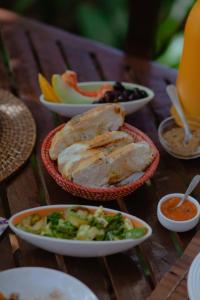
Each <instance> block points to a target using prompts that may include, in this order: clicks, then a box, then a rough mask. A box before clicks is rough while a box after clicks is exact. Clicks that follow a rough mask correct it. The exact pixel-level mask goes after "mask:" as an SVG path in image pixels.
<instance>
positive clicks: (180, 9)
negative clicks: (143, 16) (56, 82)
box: [3, 0, 195, 67]
mask: <svg viewBox="0 0 200 300" xmlns="http://www.w3.org/2000/svg"><path fill="white" fill-rule="evenodd" d="M194 2H195V0H163V1H162V4H161V9H160V14H159V20H158V26H157V34H156V45H155V55H154V56H155V57H154V58H155V59H156V60H157V61H159V62H161V63H163V64H166V65H169V66H171V67H177V66H178V64H179V60H180V55H181V51H182V47H183V28H184V23H185V19H186V17H187V15H188V11H189V10H190V9H191V6H192V5H193V4H194ZM128 5H129V1H128V0H56V1H53V0H43V1H39V0H15V1H13V0H7V1H6V5H3V6H5V7H6V8H9V9H11V10H14V11H16V12H18V13H20V14H22V15H25V16H30V17H33V18H36V19H38V20H41V21H43V22H47V23H49V24H52V25H54V26H57V27H61V28H63V29H66V30H68V31H71V32H74V33H77V34H80V35H83V36H86V37H89V38H91V39H95V40H98V41H100V42H103V43H105V44H108V45H111V46H113V47H117V48H123V44H124V40H125V37H126V31H127V25H128V18H129V9H128V8H129V7H128Z"/></svg>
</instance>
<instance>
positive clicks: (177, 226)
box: [157, 193, 200, 232]
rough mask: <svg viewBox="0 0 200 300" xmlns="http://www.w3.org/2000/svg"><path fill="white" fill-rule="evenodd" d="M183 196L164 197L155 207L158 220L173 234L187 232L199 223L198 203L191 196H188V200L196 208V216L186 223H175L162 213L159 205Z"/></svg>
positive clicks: (199, 211) (176, 194)
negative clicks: (173, 232)
mask: <svg viewBox="0 0 200 300" xmlns="http://www.w3.org/2000/svg"><path fill="white" fill-rule="evenodd" d="M183 195H184V194H180V193H174V194H168V195H165V196H164V197H162V198H161V199H160V201H159V202H158V206H157V216H158V220H159V222H160V223H161V224H162V225H163V226H164V227H165V228H167V229H169V230H171V231H175V232H185V231H189V230H191V229H192V228H194V227H195V226H196V225H197V224H198V222H199V219H200V205H199V202H198V201H197V200H196V199H194V198H193V197H191V196H188V200H189V201H191V202H192V203H194V205H196V208H197V214H196V215H195V216H194V217H193V218H192V219H190V220H186V221H175V220H172V219H169V218H167V217H166V216H165V215H164V214H163V213H162V211H161V205H162V203H163V202H165V201H166V200H168V199H171V198H174V197H178V198H181V197H183Z"/></svg>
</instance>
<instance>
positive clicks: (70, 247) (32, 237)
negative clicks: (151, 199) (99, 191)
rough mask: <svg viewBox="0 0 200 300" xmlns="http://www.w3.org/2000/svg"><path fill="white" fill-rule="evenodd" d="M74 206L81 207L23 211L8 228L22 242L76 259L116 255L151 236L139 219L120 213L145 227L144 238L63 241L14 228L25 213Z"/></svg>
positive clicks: (112, 211)
mask: <svg viewBox="0 0 200 300" xmlns="http://www.w3.org/2000/svg"><path fill="white" fill-rule="evenodd" d="M75 206H81V205H49V206H43V207H37V208H32V209H27V210H24V211H22V212H20V213H17V214H16V215H14V216H12V217H11V219H10V220H9V226H10V228H11V229H12V230H13V231H14V232H15V233H16V235H18V236H19V237H20V238H22V239H23V240H25V241H27V242H29V243H30V244H33V245H35V246H38V247H40V248H42V249H45V250H48V251H50V252H54V253H57V254H61V255H70V256H78V257H98V256H105V255H109V254H114V253H118V252H121V251H125V250H128V249H130V248H132V247H135V246H137V245H139V244H141V243H142V242H143V241H144V240H146V239H147V238H149V237H150V236H151V234H152V229H151V227H150V226H149V225H148V224H147V223H146V222H144V221H142V220H141V219H139V218H137V217H135V216H132V215H129V214H125V213H122V215H123V216H124V217H127V218H129V219H131V220H136V221H138V222H140V223H141V225H143V226H145V227H146V228H147V229H148V231H147V233H146V235H145V236H143V237H142V238H139V239H134V240H133V239H126V240H119V241H78V240H65V239H60V238H51V237H45V236H40V235H36V234H32V233H29V232H26V231H23V230H21V229H19V228H17V227H16V226H14V224H15V219H16V218H17V217H18V216H22V215H26V216H27V213H28V215H29V214H33V213H37V212H39V211H42V210H43V211H45V214H46V213H48V211H49V212H50V211H51V212H53V211H56V209H57V208H64V209H66V208H69V207H75ZM83 207H86V208H88V209H97V208H98V207H97V206H85V205H84V206H83ZM104 211H105V212H107V213H114V214H117V213H119V211H117V210H113V209H108V208H104Z"/></svg>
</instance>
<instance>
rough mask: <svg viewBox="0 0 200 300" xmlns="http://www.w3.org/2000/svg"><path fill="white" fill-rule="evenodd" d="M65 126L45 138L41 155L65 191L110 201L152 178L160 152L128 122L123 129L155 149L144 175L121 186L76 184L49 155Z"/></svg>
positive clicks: (136, 139) (130, 191) (97, 199)
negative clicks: (99, 186)
mask: <svg viewBox="0 0 200 300" xmlns="http://www.w3.org/2000/svg"><path fill="white" fill-rule="evenodd" d="M63 126H64V125H63V124H62V125H60V126H59V127H57V128H55V129H54V130H52V131H51V132H50V133H49V134H48V135H47V137H46V138H45V139H44V141H43V144H42V148H41V156H42V160H43V163H44V165H45V167H46V169H47V171H48V173H49V174H50V175H51V176H52V177H53V178H54V180H55V181H56V182H57V184H58V185H60V186H61V187H62V188H63V189H64V190H65V191H67V192H69V193H71V194H72V195H74V196H78V197H82V198H85V199H89V200H95V201H109V200H116V199H120V198H123V197H125V196H127V195H129V194H130V193H132V192H133V191H134V190H136V189H137V188H138V187H140V186H141V185H142V184H144V183H145V182H146V181H147V180H148V179H149V178H151V177H152V176H153V174H154V172H155V170H156V168H157V166H158V163H159V157H160V156H159V152H158V150H157V148H156V147H155V145H154V144H153V142H152V141H151V140H150V138H148V137H147V136H146V135H145V134H144V133H143V132H141V131H140V130H138V129H137V128H135V127H133V126H131V125H129V124H127V123H124V125H123V126H122V128H121V130H123V131H126V132H127V133H129V134H130V135H131V136H133V138H134V141H135V142H139V141H146V142H147V143H148V144H149V145H150V146H151V147H152V148H153V150H154V153H155V154H154V159H153V161H152V163H151V165H150V166H149V167H148V168H147V169H146V170H145V173H144V175H143V176H142V177H140V178H139V179H138V180H135V181H134V182H132V183H129V184H126V185H123V186H119V187H110V188H90V187H86V186H82V185H79V184H76V183H74V182H72V181H70V180H67V179H65V178H64V177H62V176H61V174H60V173H59V172H58V168H57V164H56V162H54V161H52V160H51V159H50V156H49V148H50V145H51V140H52V138H53V136H54V135H55V133H56V132H57V131H59V130H60V129H61V128H62V127H63Z"/></svg>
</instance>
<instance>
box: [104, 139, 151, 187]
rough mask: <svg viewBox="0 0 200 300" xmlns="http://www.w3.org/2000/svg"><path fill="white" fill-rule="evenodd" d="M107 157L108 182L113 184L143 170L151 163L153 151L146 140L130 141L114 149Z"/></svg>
mask: <svg viewBox="0 0 200 300" xmlns="http://www.w3.org/2000/svg"><path fill="white" fill-rule="evenodd" d="M107 159H108V161H109V164H110V173H109V175H108V184H114V183H116V182H120V181H121V180H123V179H125V178H127V177H129V176H130V175H131V174H133V173H135V172H141V171H143V170H144V169H145V168H146V167H147V166H148V165H149V164H150V163H151V161H152V159H153V151H152V149H151V147H150V146H149V144H147V143H146V142H138V143H131V144H128V145H125V146H124V147H121V148H119V149H116V150H115V151H113V152H112V153H110V154H109V155H108V157H107Z"/></svg>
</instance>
